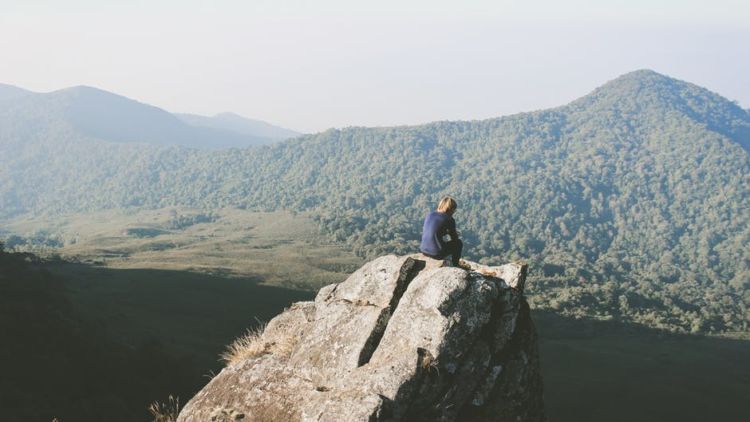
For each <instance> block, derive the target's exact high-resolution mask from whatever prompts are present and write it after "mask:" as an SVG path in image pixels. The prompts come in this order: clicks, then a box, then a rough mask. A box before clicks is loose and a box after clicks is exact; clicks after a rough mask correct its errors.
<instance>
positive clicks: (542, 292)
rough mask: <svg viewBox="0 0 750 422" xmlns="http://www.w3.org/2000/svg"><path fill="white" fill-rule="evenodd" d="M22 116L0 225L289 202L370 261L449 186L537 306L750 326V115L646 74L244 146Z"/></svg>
mask: <svg viewBox="0 0 750 422" xmlns="http://www.w3.org/2000/svg"><path fill="white" fill-rule="evenodd" d="M19 103H21V102H19ZM14 116H16V117H15V118H14ZM24 116H25V115H24ZM30 121H31V120H29V119H28V118H27V117H24V118H23V119H19V118H18V115H17V114H16V115H14V114H10V115H9V114H8V113H7V112H3V109H2V107H0V204H2V205H1V207H0V217H3V216H4V217H9V216H13V215H15V216H20V215H25V214H28V213H41V212H48V213H58V212H71V211H72V212H77V211H89V210H95V209H104V208H121V207H164V206H171V205H175V204H181V205H187V206H195V207H209V208H210V207H228V206H229V207H241V208H247V209H259V210H272V209H292V210H298V211H309V212H311V213H313V215H315V216H316V218H317V220H318V221H319V223H320V225H321V228H322V229H323V231H324V232H325V233H327V234H328V235H330V236H331V237H332V238H334V239H336V240H339V241H344V242H347V243H348V244H349V245H350V246H351V248H352V249H353V250H354V251H355V252H357V253H358V254H361V255H366V256H374V255H378V254H382V253H384V252H398V253H407V252H413V251H414V250H416V249H417V247H418V245H419V238H420V230H421V223H422V218H423V216H424V214H425V212H426V211H428V210H430V209H432V208H434V206H435V202H436V201H437V200H438V199H439V198H440V196H441V195H444V194H451V195H454V196H455V197H456V198H457V199H458V202H459V211H458V214H457V215H456V218H457V220H458V224H459V230H460V231H461V233H462V237H463V238H464V243H465V251H466V253H467V254H468V256H469V257H470V258H475V259H479V258H482V257H484V259H485V261H486V262H487V263H491V262H492V261H493V260H494V261H495V262H498V261H500V262H502V261H507V260H509V259H522V260H526V261H527V262H529V263H530V268H531V276H532V278H531V283H530V286H529V293H530V297H531V300H532V302H533V303H534V306H536V307H539V308H551V309H555V310H557V311H558V312H561V313H565V314H570V315H576V316H594V317H597V318H613V317H617V318H622V319H625V320H633V321H638V322H642V323H645V324H648V325H651V326H656V327H663V328H670V329H679V330H683V331H698V332H701V331H721V330H746V329H748V328H750V323H749V322H748V321H747V314H746V312H747V311H746V310H747V309H748V308H750V293H748V292H750V248H748V247H747V245H748V243H750V213H748V211H747V210H748V209H750V154H749V153H748V151H749V148H748V146H749V145H750V116H749V115H748V113H746V112H745V111H744V110H742V109H741V108H740V107H738V106H737V105H736V104H735V103H732V102H731V101H729V100H727V99H725V98H723V97H721V96H719V95H718V94H715V93H713V92H711V91H708V90H706V89H704V88H701V87H698V86H696V85H693V84H690V83H687V82H683V81H679V80H676V79H672V78H669V77H667V76H664V75H660V74H658V73H656V72H653V71H648V70H641V71H636V72H632V73H628V74H626V75H623V76H621V77H619V78H617V79H615V80H613V81H611V82H609V83H607V84H605V85H604V86H602V87H600V88H598V89H596V90H595V91H593V92H592V93H590V94H589V95H586V96H584V97H582V98H580V99H578V100H576V101H573V102H572V103H570V104H567V105H564V106H561V107H557V108H554V109H550V110H543V111H537V112H533V113H521V114H516V115H512V116H506V117H500V118H494V119H487V120H481V121H470V122H436V123H430V124H425V125H420V126H402V127H393V128H347V129H343V130H328V131H325V132H322V133H319V134H315V135H305V136H301V137H298V138H295V139H290V140H287V141H284V142H280V143H277V144H274V145H271V146H268V147H264V148H254V149H246V150H239V151H215V152H210V151H196V150H188V149H176V148H164V147H160V146H152V145H147V146H136V145H112V144H105V143H102V142H98V141H96V140H95V139H80V137H79V136H78V133H79V132H75V131H73V132H71V131H70V130H69V129H67V127H66V126H59V120H58V119H57V118H56V117H55V116H54V115H50V114H43V115H42V116H41V117H39V118H37V119H36V120H33V122H34V124H33V125H29V122H30ZM19 122H22V123H19ZM23 122H25V123H23ZM493 257H495V258H493Z"/></svg>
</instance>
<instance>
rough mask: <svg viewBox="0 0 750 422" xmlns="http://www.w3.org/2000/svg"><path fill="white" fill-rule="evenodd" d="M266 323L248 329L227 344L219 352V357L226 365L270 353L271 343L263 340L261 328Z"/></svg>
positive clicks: (264, 327) (263, 328) (262, 328)
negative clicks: (223, 349) (221, 351)
mask: <svg viewBox="0 0 750 422" xmlns="http://www.w3.org/2000/svg"><path fill="white" fill-rule="evenodd" d="M265 329H266V324H261V325H259V326H258V327H255V328H253V329H248V330H247V332H245V334H244V335H243V336H242V337H239V338H237V339H236V340H234V341H233V342H232V344H230V345H229V346H227V350H226V351H225V352H224V353H222V354H221V359H222V360H223V361H224V362H226V363H227V364H228V365H231V364H234V363H237V362H240V361H243V360H245V359H250V358H255V357H258V356H261V355H265V354H267V353H271V344H270V343H267V342H265V341H263V330H265Z"/></svg>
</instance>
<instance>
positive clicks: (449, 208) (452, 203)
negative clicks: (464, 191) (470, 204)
mask: <svg viewBox="0 0 750 422" xmlns="http://www.w3.org/2000/svg"><path fill="white" fill-rule="evenodd" d="M456 208H458V204H457V203H456V200H455V199H453V198H451V197H450V196H446V197H445V198H443V199H441V200H440V203H439V204H438V207H437V211H438V212H444V213H447V214H453V213H454V212H455V211H456Z"/></svg>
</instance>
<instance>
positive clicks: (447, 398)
mask: <svg viewBox="0 0 750 422" xmlns="http://www.w3.org/2000/svg"><path fill="white" fill-rule="evenodd" d="M432 261H434V260H432ZM465 266H466V268H470V270H467V269H464V268H457V267H450V266H446V265H445V264H444V263H443V262H442V261H434V262H429V259H424V258H421V257H420V256H419V255H411V256H404V257H399V256H394V255H388V256H383V257H380V258H377V259H375V260H373V261H371V262H369V263H367V264H365V265H364V266H363V267H362V268H360V269H359V270H357V271H356V272H355V273H353V274H352V275H351V276H350V277H349V278H348V279H347V280H345V281H344V282H342V283H339V284H334V285H330V286H326V287H324V288H322V289H321V290H320V291H319V292H318V295H317V296H316V298H315V301H313V302H299V303H295V304H294V305H292V306H291V307H290V308H289V309H287V310H285V311H284V312H283V313H281V314H280V315H278V316H277V317H276V318H274V319H273V320H271V321H270V322H269V324H268V326H267V327H266V329H265V331H264V332H263V334H262V335H261V336H260V337H259V338H258V339H257V341H258V342H262V345H263V346H264V347H257V348H254V349H253V350H258V352H257V353H255V354H254V355H252V354H251V355H249V356H245V357H244V358H242V359H239V360H235V361H232V363H230V364H229V365H228V366H227V367H226V368H225V369H224V370H222V371H221V373H219V374H218V375H217V376H216V377H214V378H213V379H212V380H211V381H210V382H209V383H208V385H206V387H204V388H203V390H201V391H200V392H199V393H198V394H197V395H196V396H195V397H193V399H191V400H190V401H189V402H188V403H187V405H186V406H185V408H184V409H183V410H182V412H181V413H180V416H179V418H178V421H179V422H198V421H201V422H203V421H236V420H243V421H331V422H343V421H514V422H515V421H544V420H546V418H545V414H544V405H543V400H542V376H541V369H540V365H539V355H538V350H537V338H536V331H535V329H534V325H533V322H532V320H531V317H530V313H529V307H528V305H527V303H526V300H525V299H524V297H523V286H524V281H525V278H526V267H525V266H524V265H520V264H506V265H503V266H500V267H487V266H483V265H479V264H476V263H472V262H466V263H465Z"/></svg>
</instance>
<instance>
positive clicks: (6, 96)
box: [0, 84, 33, 101]
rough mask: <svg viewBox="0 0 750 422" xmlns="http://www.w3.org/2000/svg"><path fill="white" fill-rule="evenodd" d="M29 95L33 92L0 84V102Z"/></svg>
mask: <svg viewBox="0 0 750 422" xmlns="http://www.w3.org/2000/svg"><path fill="white" fill-rule="evenodd" d="M29 94H33V92H31V91H27V90H25V89H23V88H19V87H16V86H13V85H6V84H0V101H5V100H12V99H14V98H19V97H23V96H26V95H29Z"/></svg>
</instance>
